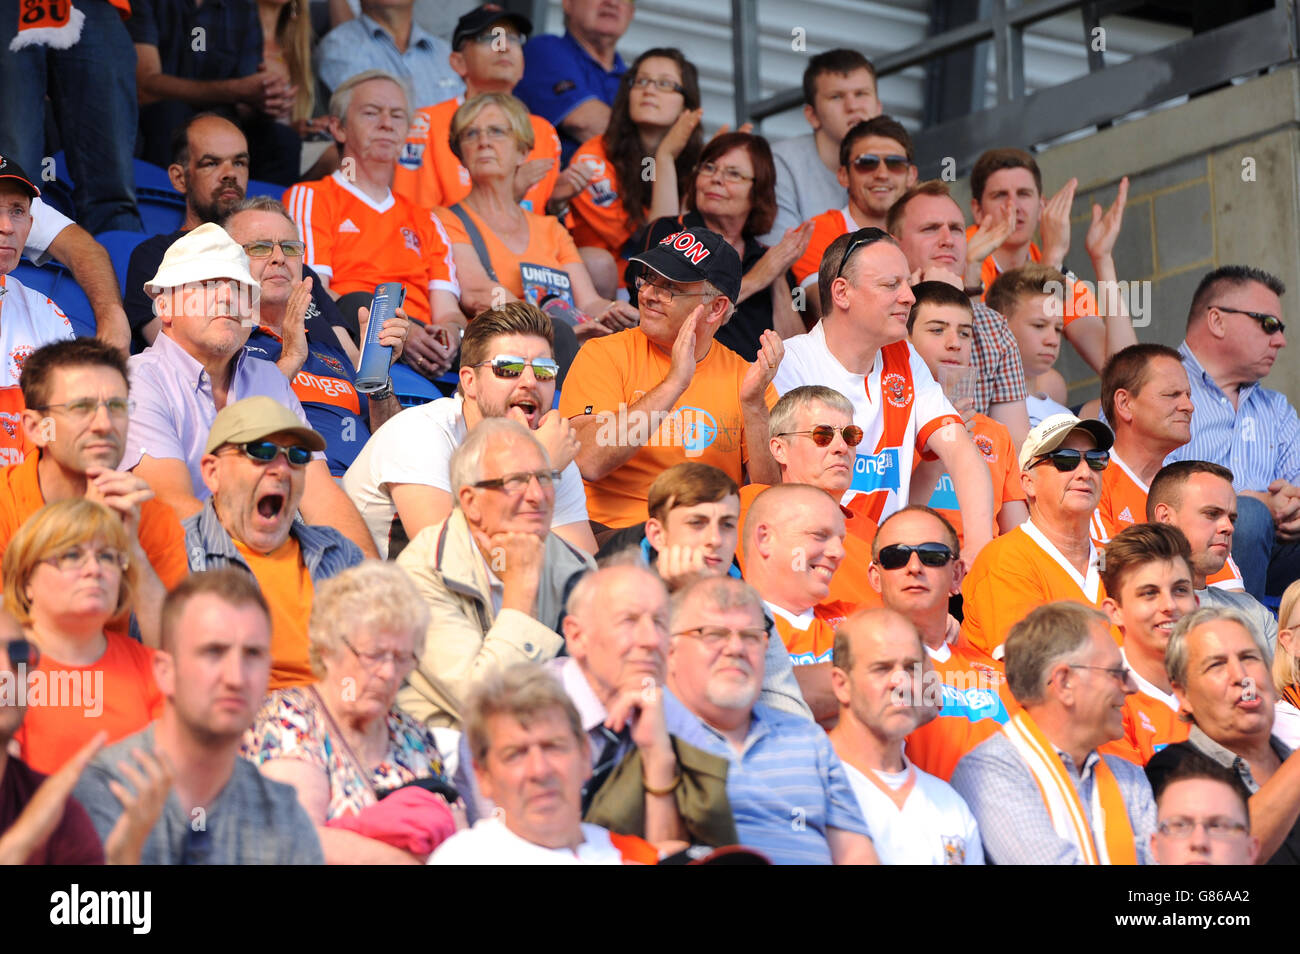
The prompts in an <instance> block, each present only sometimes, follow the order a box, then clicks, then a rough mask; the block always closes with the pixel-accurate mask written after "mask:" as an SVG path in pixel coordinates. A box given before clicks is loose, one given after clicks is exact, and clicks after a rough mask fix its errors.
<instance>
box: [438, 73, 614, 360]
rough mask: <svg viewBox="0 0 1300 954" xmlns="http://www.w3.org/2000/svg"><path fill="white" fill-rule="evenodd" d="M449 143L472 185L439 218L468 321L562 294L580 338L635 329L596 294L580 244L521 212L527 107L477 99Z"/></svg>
mask: <svg viewBox="0 0 1300 954" xmlns="http://www.w3.org/2000/svg"><path fill="white" fill-rule="evenodd" d="M450 139H451V149H452V152H454V153H455V154H456V158H457V159H459V160H460V161H461V162H462V163H464V165H465V168H466V169H468V170H469V177H470V182H471V183H472V185H471V186H470V190H469V194H468V195H467V196H465V198H464V199H462V200H461V201H460V202H458V203H456V204H455V205H453V206H452V207H451V208H449V209H437V210H436V214H437V216H438V220H439V221H440V222H441V223H442V225H443V228H445V229H446V230H447V237H448V238H449V239H450V240H451V250H452V255H453V256H454V257H455V261H456V274H457V277H458V278H459V280H460V288H461V298H460V301H461V308H462V309H464V311H465V313H466V314H467V315H469V316H470V317H471V318H472V317H473V316H474V315H477V314H480V313H482V312H484V311H487V310H488V309H490V308H498V307H500V306H501V305H503V304H505V302H507V301H518V300H521V299H524V298H529V299H533V300H534V301H533V303H534V304H541V303H542V300H543V299H545V298H546V296H547V295H548V294H558V296H559V298H560V299H561V300H564V301H565V302H566V304H568V305H571V306H573V308H572V309H567V311H568V317H569V318H570V319H572V320H573V321H574V322H576V324H575V325H574V328H573V331H574V334H575V335H576V337H577V338H578V339H579V340H585V339H587V338H589V337H593V336H599V335H606V334H609V333H610V332H611V331H617V330H618V329H620V328H625V327H630V326H632V325H633V324H635V323H636V309H635V308H632V307H631V306H629V305H628V304H627V303H626V302H615V301H610V300H609V299H605V298H601V297H600V296H599V295H598V294H597V293H596V289H595V286H594V285H593V284H592V280H591V276H590V275H589V274H588V273H587V268H586V266H585V265H584V264H583V261H582V256H581V255H579V254H578V249H577V246H575V245H574V242H573V239H572V238H571V237H570V236H569V233H568V232H566V231H565V229H564V227H563V226H562V225H560V223H559V222H558V221H557V220H556V219H554V218H551V217H549V216H544V215H536V214H534V213H532V212H526V211H524V210H523V209H522V208H520V206H519V203H518V201H517V200H516V198H515V192H514V188H515V187H514V182H515V173H516V171H517V170H518V169H519V167H520V165H521V164H523V162H524V161H525V159H526V158H527V157H528V152H529V150H530V149H532V147H533V127H532V123H531V121H530V119H529V116H528V110H527V109H526V108H525V107H524V104H523V103H521V102H520V101H519V100H518V99H516V98H515V97H513V96H511V95H510V94H509V93H484V94H482V95H481V96H475V97H474V98H473V99H471V100H468V101H466V102H465V103H464V105H462V106H461V107H460V108H459V109H457V110H456V114H455V116H453V117H452V120H451V132H450ZM566 285H567V289H566V288H565V287H564V286H566ZM574 309H576V312H575V311H574ZM548 311H549V308H548ZM552 317H555V313H554V312H552ZM559 324H560V325H564V324H567V322H565V321H561V322H560V323H559ZM557 330H559V326H558V325H557ZM565 337H569V336H565V335H563V332H561V338H560V339H559V340H557V343H556V357H557V359H559V361H560V364H561V365H562V367H564V368H566V369H567V367H568V362H569V361H570V360H572V355H573V353H575V352H576V351H577V345H576V343H572V344H570V346H569V347H568V348H567V349H566V348H565V346H564V340H563V339H564V338H565ZM566 351H567V352H568V353H567V354H566V353H565V352H566Z"/></svg>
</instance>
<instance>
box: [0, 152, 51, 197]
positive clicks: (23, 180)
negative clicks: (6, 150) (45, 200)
mask: <svg viewBox="0 0 1300 954" xmlns="http://www.w3.org/2000/svg"><path fill="white" fill-rule="evenodd" d="M0 179H14V180H16V181H17V182H18V184H19V185H21V186H23V191H24V192H26V193H27V196H28V198H31V199H39V198H40V196H41V190H40V189H38V188H36V183H34V182H32V179H31V176H29V175H28V174H27V173H25V172H23V170H22V167H21V166H20V165H18V163H16V162H14V161H13V160H12V159H9V158H7V157H5V156H0Z"/></svg>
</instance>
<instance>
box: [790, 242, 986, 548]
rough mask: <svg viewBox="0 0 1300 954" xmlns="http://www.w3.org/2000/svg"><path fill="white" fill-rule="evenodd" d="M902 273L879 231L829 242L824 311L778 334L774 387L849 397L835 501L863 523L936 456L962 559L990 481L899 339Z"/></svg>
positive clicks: (949, 409) (979, 531) (907, 302)
mask: <svg viewBox="0 0 1300 954" xmlns="http://www.w3.org/2000/svg"><path fill="white" fill-rule="evenodd" d="M908 276H909V270H908V267H907V258H906V256H904V254H903V252H902V250H901V249H900V248H899V247H898V243H897V242H895V241H894V240H893V239H892V238H891V237H890V236H889V235H888V233H886V232H884V231H882V230H880V229H876V228H866V229H859V230H858V231H856V232H853V233H850V234H848V235H841V236H840V237H839V238H837V239H836V240H835V241H834V242H832V243H831V245H830V247H829V248H828V249H827V250H826V254H825V255H824V256H823V257H822V262H821V269H820V272H819V277H818V284H819V286H820V288H821V296H822V302H823V303H824V304H826V306H827V309H826V314H825V316H824V317H823V318H822V320H821V321H819V322H818V323H817V325H816V326H815V327H814V328H813V330H812V331H810V332H808V334H805V335H797V336H796V337H794V338H790V339H789V340H788V341H786V343H785V347H786V357H785V359H784V361H783V362H782V364H781V367H780V368H779V369H778V371H777V374H776V379H775V381H776V388H777V390H778V391H780V392H781V393H783V394H784V393H785V392H786V391H789V390H791V389H792V388H796V387H798V386H799V385H802V384H824V385H826V386H828V387H832V388H834V389H835V390H837V391H839V392H840V393H841V394H843V395H844V396H846V397H847V398H848V399H849V400H850V401H852V402H853V410H854V414H853V423H854V424H856V425H857V426H858V427H860V428H862V430H863V432H864V440H865V447H864V450H863V452H862V453H860V454H859V455H858V458H857V460H856V462H855V464H854V472H853V480H852V482H851V484H850V485H849V489H848V491H847V492H846V493H845V495H844V498H843V499H842V501H841V502H842V503H843V504H844V505H845V506H847V507H849V508H850V509H851V510H853V511H854V512H856V513H859V514H862V515H863V516H864V517H865V518H866V519H868V520H870V521H871V522H873V523H879V522H880V521H881V520H882V519H884V518H885V517H887V516H889V514H891V513H893V512H894V511H895V510H897V509H899V508H900V507H905V506H906V505H907V504H908V501H909V495H910V494H911V490H912V483H913V461H914V459H915V458H916V456H917V455H918V453H919V455H920V457H921V459H922V460H926V461H933V460H936V459H937V460H938V461H939V464H940V465H941V466H942V467H943V468H944V470H946V471H947V473H948V474H950V475H951V476H952V482H953V487H954V489H955V492H956V496H957V500H958V503H959V505H960V507H961V511H962V521H963V523H964V524H965V526H966V527H967V528H968V532H967V536H966V541H965V546H964V547H963V550H962V553H963V556H965V557H966V558H967V562H968V563H969V562H971V561H973V560H974V558H975V555H976V554H978V553H979V551H980V549H981V548H982V547H983V546H984V544H986V543H987V542H988V541H989V539H990V538H991V536H992V533H993V491H992V482H991V480H990V478H989V470H988V467H987V466H985V463H984V457H983V455H982V454H981V453H980V452H979V450H978V449H977V448H976V446H975V444H974V442H973V441H972V440H971V438H970V435H969V434H967V433H966V426H965V424H964V423H963V422H962V419H961V416H960V415H959V414H957V412H956V411H955V410H954V409H953V406H952V405H951V404H950V403H948V399H947V398H946V397H944V394H943V390H942V389H941V388H940V387H939V385H938V384H937V383H935V380H934V378H933V377H932V376H931V375H930V371H929V369H928V368H927V367H926V365H925V362H924V361H923V360H922V358H921V356H920V355H919V354H917V353H916V350H915V349H914V348H912V346H911V345H910V344H908V342H907V340H906V339H907V319H908V315H909V313H910V309H911V307H912V304H913V302H915V301H916V296H915V295H913V294H912V289H911V287H910V286H909V285H908ZM936 476H937V475H936ZM918 489H919V488H918ZM930 489H931V488H930V487H926V488H924V490H920V492H928V491H929V490H930Z"/></svg>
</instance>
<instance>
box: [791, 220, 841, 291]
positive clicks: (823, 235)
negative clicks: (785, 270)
mask: <svg viewBox="0 0 1300 954" xmlns="http://www.w3.org/2000/svg"><path fill="white" fill-rule="evenodd" d="M838 219H840V214H839V212H838V211H836V210H834V209H832V210H830V211H828V212H823V213H822V214H821V215H815V216H813V218H812V224H813V233H812V237H811V238H809V239H808V247H807V248H806V249H804V253H803V255H801V256H800V257H799V260H798V261H797V262H795V263H794V264H793V265H791V266H790V271H792V272H794V278H795V281H797V282H798V283H799V284H800V285H802V284H803V283H804V280H805V279H809V280H810V281H814V282H815V281H816V280H817V275H818V274H819V272H820V270H821V267H822V256H823V255H825V254H826V249H828V248H829V247H830V244H831V243H832V242H834V241H835V240H836V239H837V238H839V237H840V235H842V234H843V233H842V232H841V231H840V230H839V228H837V226H836V221H837V220H838ZM840 224H841V225H842V224H843V223H842V222H841V223H840Z"/></svg>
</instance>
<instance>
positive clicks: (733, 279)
mask: <svg viewBox="0 0 1300 954" xmlns="http://www.w3.org/2000/svg"><path fill="white" fill-rule="evenodd" d="M628 261H630V262H639V263H640V264H642V265H644V266H645V267H646V268H649V269H652V270H653V271H656V272H658V273H659V274H660V275H662V276H663V277H664V278H666V279H668V280H669V281H670V282H678V283H679V284H686V283H688V282H709V283H710V284H711V285H713V286H714V287H715V288H717V289H718V291H720V292H722V294H724V295H726V296H727V299H728V300H729V301H730V302H731V303H732V304H735V302H736V299H737V298H738V297H739V296H740V277H741V270H740V255H739V254H738V253H737V252H736V250H735V249H734V248H732V247H731V243H730V242H728V241H727V240H726V239H724V238H723V237H722V236H721V235H719V234H718V233H717V232H713V231H710V230H709V229H705V228H693V229H682V230H681V231H680V232H674V233H673V234H672V235H670V236H668V237H667V238H665V239H664V240H663V241H661V242H660V243H659V244H658V245H656V246H654V247H653V248H648V249H646V250H645V251H644V252H642V253H641V254H639V255H633V256H632V257H631V258H630V259H628Z"/></svg>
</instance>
